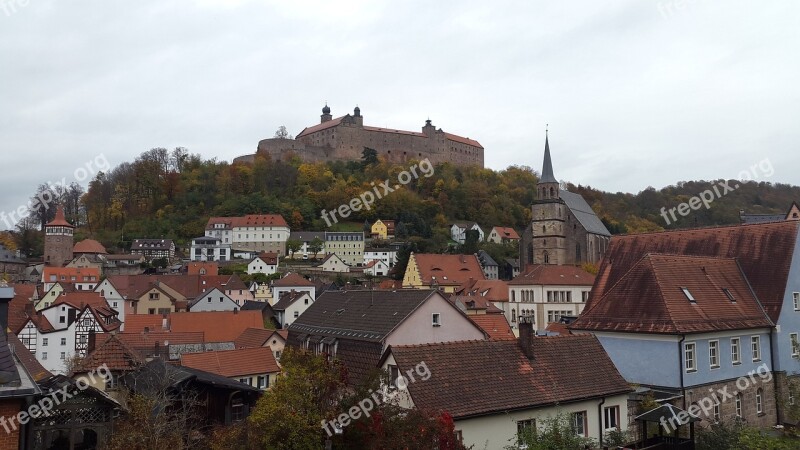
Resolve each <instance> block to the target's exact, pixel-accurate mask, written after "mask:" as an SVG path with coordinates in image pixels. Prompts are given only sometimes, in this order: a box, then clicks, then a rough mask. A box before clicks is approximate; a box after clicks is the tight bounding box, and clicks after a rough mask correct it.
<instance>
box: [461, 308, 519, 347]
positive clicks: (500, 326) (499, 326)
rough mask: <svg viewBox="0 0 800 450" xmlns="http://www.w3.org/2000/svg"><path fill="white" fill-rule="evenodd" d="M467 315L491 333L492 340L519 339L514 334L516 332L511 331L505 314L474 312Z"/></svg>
mask: <svg viewBox="0 0 800 450" xmlns="http://www.w3.org/2000/svg"><path fill="white" fill-rule="evenodd" d="M467 317H469V319H470V320H471V321H473V322H475V324H476V325H478V326H479V327H481V329H482V330H483V331H485V332H486V334H488V335H489V339H490V340H493V341H508V340H516V339H517V337H516V336H514V332H513V331H511V326H510V325H509V324H508V320H506V316H505V315H504V314H472V315H468V316H467Z"/></svg>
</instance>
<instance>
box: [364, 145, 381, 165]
mask: <svg viewBox="0 0 800 450" xmlns="http://www.w3.org/2000/svg"><path fill="white" fill-rule="evenodd" d="M375 164H378V152H377V151H376V150H375V149H372V148H369V147H364V151H362V152H361V165H362V166H363V167H367V166H372V165H375Z"/></svg>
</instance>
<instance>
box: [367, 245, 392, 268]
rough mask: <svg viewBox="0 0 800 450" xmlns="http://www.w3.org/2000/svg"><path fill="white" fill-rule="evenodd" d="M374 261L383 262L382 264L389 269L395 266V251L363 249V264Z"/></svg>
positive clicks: (388, 249) (389, 249) (390, 249)
mask: <svg viewBox="0 0 800 450" xmlns="http://www.w3.org/2000/svg"><path fill="white" fill-rule="evenodd" d="M375 260H379V261H383V263H384V264H386V266H387V267H389V268H390V269H391V268H392V267H394V265H395V264H397V250H396V249H393V248H367V249H364V264H368V263H369V262H370V261H375Z"/></svg>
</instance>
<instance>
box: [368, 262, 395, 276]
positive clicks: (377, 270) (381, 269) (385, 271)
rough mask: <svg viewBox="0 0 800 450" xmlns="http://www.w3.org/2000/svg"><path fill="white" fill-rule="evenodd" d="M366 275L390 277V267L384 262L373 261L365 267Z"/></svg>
mask: <svg viewBox="0 0 800 450" xmlns="http://www.w3.org/2000/svg"><path fill="white" fill-rule="evenodd" d="M364 273H365V274H367V275H372V276H373V277H385V276H387V275H389V266H387V265H386V263H385V262H383V260H380V259H373V260H372V261H370V262H368V263H367V265H366V266H364Z"/></svg>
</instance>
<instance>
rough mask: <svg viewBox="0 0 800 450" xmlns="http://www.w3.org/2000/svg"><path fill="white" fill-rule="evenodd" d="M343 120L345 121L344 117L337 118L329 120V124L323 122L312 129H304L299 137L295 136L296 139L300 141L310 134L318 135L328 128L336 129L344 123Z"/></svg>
mask: <svg viewBox="0 0 800 450" xmlns="http://www.w3.org/2000/svg"><path fill="white" fill-rule="evenodd" d="M342 119H344V116H342V117H337V118H335V119H332V120H329V121H327V122H322V123H320V124H317V125H314V126H312V127H306V128H303V131H301V132H300V133H298V134H297V136H295V139H300V138H301V137H303V136H307V135H309V134H312V133H316V132H317V131H322V130H327V129H328V128H332V127H335V126H337V125H339V124H340V123H341V122H342Z"/></svg>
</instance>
